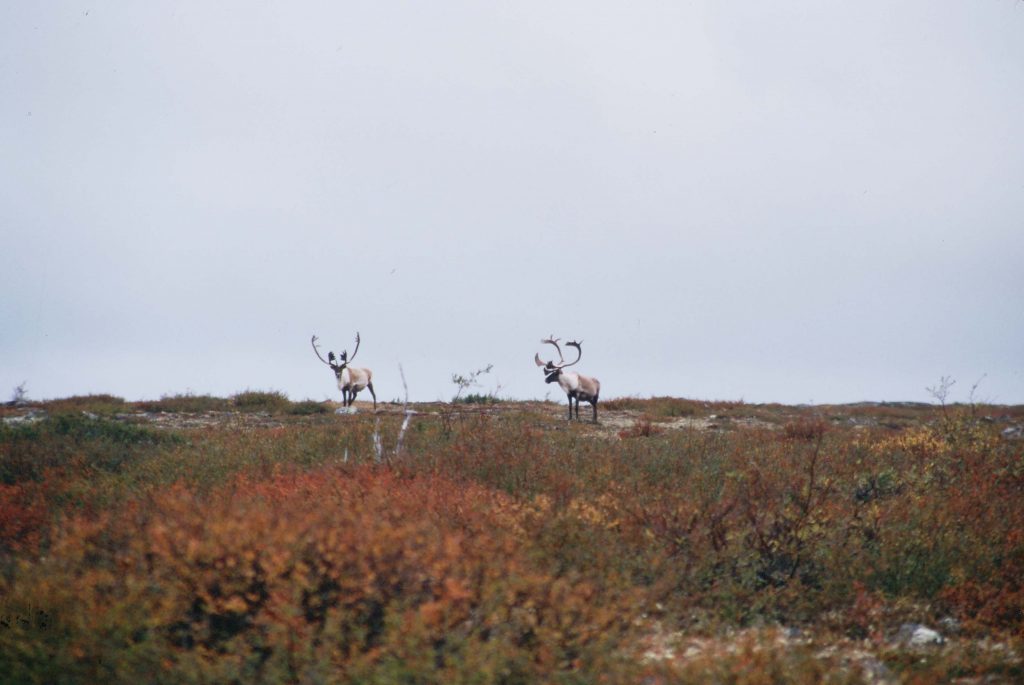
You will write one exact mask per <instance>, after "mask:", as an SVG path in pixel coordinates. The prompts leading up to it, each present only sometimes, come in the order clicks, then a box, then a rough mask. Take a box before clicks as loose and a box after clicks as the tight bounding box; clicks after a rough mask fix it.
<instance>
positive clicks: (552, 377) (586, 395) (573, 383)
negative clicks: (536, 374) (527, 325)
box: [533, 335, 601, 423]
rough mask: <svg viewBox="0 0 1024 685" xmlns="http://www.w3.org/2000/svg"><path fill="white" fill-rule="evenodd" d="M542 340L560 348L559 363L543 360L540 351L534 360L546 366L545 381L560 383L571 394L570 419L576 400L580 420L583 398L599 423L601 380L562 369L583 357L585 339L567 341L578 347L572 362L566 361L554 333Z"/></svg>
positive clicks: (570, 418)
mask: <svg viewBox="0 0 1024 685" xmlns="http://www.w3.org/2000/svg"><path fill="white" fill-rule="evenodd" d="M541 342H542V343H546V344H548V345H554V347H555V349H556V350H558V363H557V364H556V363H555V362H554V361H553V360H552V361H548V362H546V363H545V362H543V361H541V359H540V354H539V353H535V354H534V355H533V361H534V363H536V364H537V366H541V367H543V368H544V382H545V383H558V385H559V387H561V388H562V390H564V391H565V394H566V395H568V396H569V420H570V421H572V402H573V400H576V420H577V421H579V419H580V400H583V401H584V402H589V403H590V405H591V406H592V407H593V408H594V423H597V398H598V395H600V393H601V382H600V381H599V380H597V379H596V378H591V377H590V376H584V375H583V374H581V373H576V372H575V371H563V370H562V369H564V368H567V367H570V366H572V365H574V364H576V363H577V362H579V360H580V358H581V357H583V341H580V342H576V341H575V340H573V341H570V342H567V343H565V344H566V346H567V347H575V348H576V359H574V360H573V361H571V362H566V361H565V357H563V356H562V348H561V347H559V346H558V338H556V337H555V336H553V335H552V336H550V337H548V338H545V339H544V340H541Z"/></svg>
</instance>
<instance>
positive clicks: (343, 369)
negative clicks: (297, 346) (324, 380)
mask: <svg viewBox="0 0 1024 685" xmlns="http://www.w3.org/2000/svg"><path fill="white" fill-rule="evenodd" d="M311 342H312V343H313V351H314V352H316V356H317V358H318V359H319V360H320V361H322V362H323V363H324V364H327V366H329V367H331V370H332V371H334V375H335V377H336V378H337V379H338V389H339V390H341V404H342V406H344V407H351V406H352V402H354V401H355V399H356V395H357V394H358V393H359V391H360V390H362V389H363V388H366V389H368V390H369V391H370V394H371V395H373V410H374V411H377V393H375V392H374V391H373V372H372V371H370V370H369V369H359V368H356V367H354V366H349V363H351V361H352V360H353V359H355V358H356V353H357V352H359V333H358V331H357V332H356V349H355V350H353V351H352V356H351V357H349V356H348V350H345V351H343V352H342V353H341V355H340V356H339V357H337V358H335V356H334V352H328V353H327V359H324V358H323V357H322V356H320V348H319V347H317V344H316V336H315V335H314V336H313V340H312V341H311Z"/></svg>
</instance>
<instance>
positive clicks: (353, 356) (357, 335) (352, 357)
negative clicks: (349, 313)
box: [342, 331, 359, 361]
mask: <svg viewBox="0 0 1024 685" xmlns="http://www.w3.org/2000/svg"><path fill="white" fill-rule="evenodd" d="M358 351H359V331H356V349H355V351H353V352H352V356H351V357H345V356H344V355H342V358H344V359H348V361H352V360H353V359H355V358H356V352H358Z"/></svg>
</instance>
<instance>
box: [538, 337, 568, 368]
mask: <svg viewBox="0 0 1024 685" xmlns="http://www.w3.org/2000/svg"><path fill="white" fill-rule="evenodd" d="M541 342H542V343H547V344H548V345H554V346H555V349H556V350H558V361H559V362H561V363H562V364H564V363H565V357H563V356H562V348H561V347H559V346H558V338H556V337H555V336H554V335H549V336H548V337H546V338H544V339H543V340H541ZM538 359H540V357H539V356H535V358H534V361H537V360H538ZM548 363H549V364H551V366H558V367H561V364H555V363H554V362H548Z"/></svg>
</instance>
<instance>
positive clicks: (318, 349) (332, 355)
mask: <svg viewBox="0 0 1024 685" xmlns="http://www.w3.org/2000/svg"><path fill="white" fill-rule="evenodd" d="M310 342H311V343H312V344H313V351H314V352H316V356H317V359H319V360H320V361H322V362H323V363H324V364H327V366H329V367H331V368H332V369H333V368H334V364H332V363H331V362H329V361H327V360H326V359H324V358H323V357H321V356H320V348H319V347H317V344H316V336H315V335H314V336H313V339H312V340H310ZM327 354H328V356H329V357H330V358H331V361H334V353H333V352H328V353H327Z"/></svg>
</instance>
